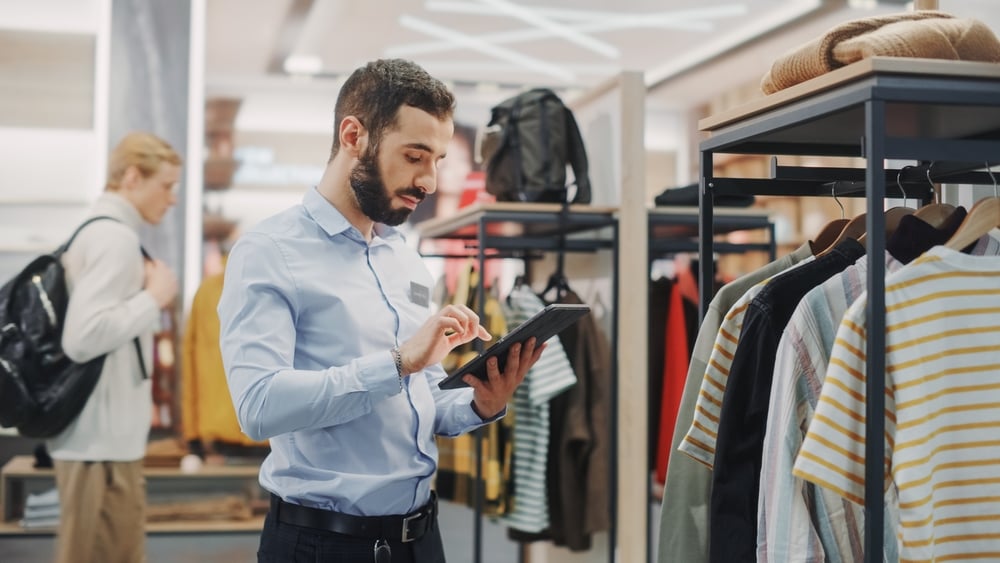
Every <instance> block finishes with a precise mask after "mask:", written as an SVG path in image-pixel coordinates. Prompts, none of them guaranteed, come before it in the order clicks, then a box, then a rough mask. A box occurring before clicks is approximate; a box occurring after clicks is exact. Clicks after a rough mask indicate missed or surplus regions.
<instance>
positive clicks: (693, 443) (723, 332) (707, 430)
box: [677, 282, 765, 469]
mask: <svg viewBox="0 0 1000 563" xmlns="http://www.w3.org/2000/svg"><path fill="white" fill-rule="evenodd" d="M764 283H765V282H761V283H759V284H757V285H755V286H753V287H752V288H750V289H749V290H747V292H746V293H745V294H743V296H742V297H740V298H739V299H738V300H737V301H736V303H734V304H733V306H732V307H731V308H730V309H729V312H727V313H726V316H725V317H724V318H723V319H722V324H721V326H720V327H719V332H718V334H717V335H716V337H715V344H714V346H713V347H712V353H711V355H710V356H709V358H708V366H707V367H706V368H705V373H704V374H703V376H702V382H701V389H700V391H699V392H698V400H697V401H696V403H695V407H694V418H693V419H692V421H691V427H690V428H689V429H688V431H687V433H686V434H685V435H684V440H683V441H682V442H681V444H680V446H679V447H678V448H677V449H678V450H680V451H682V452H684V453H686V454H687V455H689V456H691V458H692V459H694V460H695V461H697V462H699V463H702V464H703V465H705V466H706V467H708V468H709V469H711V468H712V467H713V465H714V464H715V443H716V440H717V439H718V436H719V417H720V415H721V413H722V398H723V396H725V393H726V385H727V383H728V381H729V369H730V367H732V363H733V354H735V353H736V345H737V343H738V342H739V336H740V332H741V331H742V329H743V317H744V316H746V311H747V307H749V306H750V301H751V300H753V298H754V297H755V296H756V295H757V293H759V292H760V290H761V289H763V287H764Z"/></svg>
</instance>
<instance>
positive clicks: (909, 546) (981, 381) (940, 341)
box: [794, 240, 1000, 562]
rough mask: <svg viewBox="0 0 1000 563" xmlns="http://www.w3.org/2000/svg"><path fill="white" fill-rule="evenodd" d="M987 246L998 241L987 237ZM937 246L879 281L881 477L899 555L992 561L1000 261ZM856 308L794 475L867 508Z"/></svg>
mask: <svg viewBox="0 0 1000 563" xmlns="http://www.w3.org/2000/svg"><path fill="white" fill-rule="evenodd" d="M989 244H990V245H991V246H994V247H995V246H996V245H997V244H998V242H997V241H996V240H990V241H989ZM986 254H990V255H987V256H969V255H965V254H962V253H960V252H956V251H953V250H950V249H948V248H945V247H943V246H937V247H934V248H933V249H931V250H930V251H928V252H927V253H926V254H924V255H923V256H921V257H920V258H919V259H917V260H916V261H914V262H913V263H912V264H910V265H909V266H907V267H905V268H903V269H901V270H899V271H898V272H896V273H895V274H893V275H891V276H889V277H888V278H887V279H886V343H885V344H886V356H885V362H886V375H885V380H886V397H885V399H886V435H885V438H886V459H885V460H884V463H885V465H886V468H885V470H886V478H887V480H889V479H891V483H889V482H887V485H890V486H891V485H892V484H894V485H895V486H896V488H897V490H898V496H899V507H900V509H899V520H900V526H899V530H898V539H899V544H900V561H904V562H918V561H949V560H975V559H978V560H990V561H995V560H997V559H1000V439H997V436H998V435H1000V381H998V380H997V378H996V377H992V378H991V377H990V376H991V375H993V376H996V375H997V374H998V373H1000V321H998V319H1000V315H998V314H1000V259H998V258H997V257H996V256H995V254H996V252H987V253H986ZM865 303H866V299H865V298H864V297H863V296H862V297H861V298H859V299H858V300H857V301H856V302H855V303H854V304H853V305H852V306H851V307H850V309H848V311H847V313H846V314H845V316H844V318H843V320H842V321H841V324H840V328H839V330H838V332H837V338H836V341H835V344H834V349H833V352H832V353H831V360H830V365H829V368H828V370H827V376H826V380H825V381H824V384H823V389H822V392H821V395H820V399H819V403H818V406H817V408H816V413H815V415H814V417H813V420H812V423H811V424H810V425H809V431H808V433H807V435H806V438H805V440H804V441H803V444H802V448H801V450H800V453H799V456H798V458H797V459H796V461H795V467H794V474H795V475H796V476H797V477H800V478H802V479H806V480H808V481H811V482H813V483H816V484H818V485H821V486H823V487H825V488H828V489H830V490H833V491H835V492H837V493H838V494H840V495H842V496H844V497H845V498H847V499H849V500H851V501H853V502H855V503H857V504H863V503H864V475H865V458H864V455H865V450H864V448H865V445H864V436H865V369H866V366H865V358H866V355H865Z"/></svg>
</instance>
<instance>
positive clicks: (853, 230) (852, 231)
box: [816, 213, 868, 258]
mask: <svg viewBox="0 0 1000 563" xmlns="http://www.w3.org/2000/svg"><path fill="white" fill-rule="evenodd" d="M867 218H868V214H867V213H862V214H860V215H858V216H857V217H855V218H853V219H851V220H850V221H848V222H847V224H846V225H844V230H842V231H840V234H839V235H837V238H836V239H834V241H833V242H831V243H830V246H828V247H827V248H826V249H825V250H823V251H822V252H820V253H819V254H817V255H816V257H817V258H819V257H821V256H824V255H826V254H828V253H829V252H830V251H831V250H833V248H834V247H836V246H837V245H838V244H840V243H842V242H844V241H845V240H847V239H849V238H851V239H854V240H860V239H861V238H862V237H864V236H865V229H866V228H867V226H866V225H865V220H866V219H867Z"/></svg>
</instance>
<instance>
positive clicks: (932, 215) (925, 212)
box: [904, 162, 957, 229]
mask: <svg viewBox="0 0 1000 563" xmlns="http://www.w3.org/2000/svg"><path fill="white" fill-rule="evenodd" d="M931 166H934V163H933V162H931V163H930V165H929V166H928V167H927V183H929V184H930V185H931V189H932V190H934V195H935V197H940V194H939V193H938V191H937V190H935V189H934V181H933V180H931ZM904 168H906V167H904ZM955 211H957V209H956V208H955V206H954V205H950V204H947V203H940V202H937V201H935V202H934V203H928V204H927V205H925V206H923V207H921V208H919V209H917V212H916V213H914V214H913V216H914V217H916V218H918V219H920V220H921V221H923V222H924V223H927V224H928V225H930V226H932V227H934V228H935V229H940V228H941V227H943V226H944V225H945V224H946V223H947V222H948V220H949V219H951V216H952V215H954V214H955Z"/></svg>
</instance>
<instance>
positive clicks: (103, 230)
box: [62, 221, 160, 363]
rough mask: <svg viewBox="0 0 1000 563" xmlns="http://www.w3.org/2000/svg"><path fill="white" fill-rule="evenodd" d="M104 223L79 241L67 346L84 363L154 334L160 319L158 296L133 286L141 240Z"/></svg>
mask: <svg viewBox="0 0 1000 563" xmlns="http://www.w3.org/2000/svg"><path fill="white" fill-rule="evenodd" d="M103 223H105V224H100V225H98V224H94V225H92V226H91V227H90V228H88V229H86V230H84V231H82V232H81V233H80V235H79V238H78V239H77V241H76V245H79V249H80V250H81V251H82V253H83V254H82V256H81V259H80V261H79V262H78V263H79V264H80V270H79V271H77V272H75V275H74V276H73V289H72V292H71V293H70V298H69V305H68V306H67V308H66V323H65V326H64V327H63V335H62V345H63V350H64V351H65V352H66V355H67V356H68V357H69V358H70V359H72V360H73V361H74V362H79V363H83V362H87V361H89V360H91V359H93V358H96V357H98V356H100V355H102V354H107V353H109V352H111V351H113V350H117V349H118V348H121V347H122V346H124V345H126V344H128V342H129V341H130V340H132V339H133V338H135V337H137V336H139V335H140V334H142V333H145V332H147V331H150V330H152V329H153V327H154V326H155V325H156V322H157V320H158V318H159V310H160V308H159V306H158V305H157V303H156V300H155V299H153V296H152V295H150V294H149V292H147V291H145V290H139V291H136V290H135V287H134V286H132V287H130V286H129V284H133V283H135V272H133V271H129V270H130V269H131V268H135V267H137V266H136V264H137V263H139V262H140V260H141V257H140V254H139V252H140V251H139V243H138V240H137V239H136V238H135V237H134V236H123V235H122V231H127V228H125V227H123V226H121V225H116V224H111V222H110V221H105V222H103ZM74 246H75V245H74ZM139 267H141V266H139Z"/></svg>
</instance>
